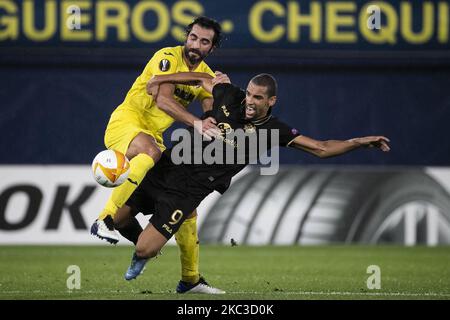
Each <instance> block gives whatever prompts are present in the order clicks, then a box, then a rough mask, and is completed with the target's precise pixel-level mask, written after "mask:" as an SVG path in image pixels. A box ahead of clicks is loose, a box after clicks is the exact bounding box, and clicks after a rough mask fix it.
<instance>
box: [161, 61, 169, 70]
mask: <svg viewBox="0 0 450 320" xmlns="http://www.w3.org/2000/svg"><path fill="white" fill-rule="evenodd" d="M169 69H170V61H169V60H167V59H162V60H161V62H160V63H159V70H161V71H162V72H166V71H167V70H169Z"/></svg>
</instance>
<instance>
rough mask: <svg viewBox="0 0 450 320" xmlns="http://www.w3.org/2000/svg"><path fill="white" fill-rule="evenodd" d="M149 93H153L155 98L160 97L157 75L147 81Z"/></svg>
mask: <svg viewBox="0 0 450 320" xmlns="http://www.w3.org/2000/svg"><path fill="white" fill-rule="evenodd" d="M146 89H147V94H149V95H151V96H152V97H153V100H156V98H157V97H158V92H159V81H157V80H156V79H155V76H153V77H152V78H151V79H150V80H149V81H148V82H147V88H146Z"/></svg>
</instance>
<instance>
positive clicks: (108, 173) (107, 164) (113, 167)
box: [92, 150, 130, 188]
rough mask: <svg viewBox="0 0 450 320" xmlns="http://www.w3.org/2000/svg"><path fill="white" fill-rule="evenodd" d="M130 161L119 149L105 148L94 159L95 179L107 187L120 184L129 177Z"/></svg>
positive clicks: (93, 171)
mask: <svg viewBox="0 0 450 320" xmlns="http://www.w3.org/2000/svg"><path fill="white" fill-rule="evenodd" d="M129 172H130V162H129V161H128V159H127V157H125V155H124V154H123V153H121V152H119V151H115V150H104V151H102V152H100V153H99V154H97V155H96V156H95V158H94V161H92V173H93V174H94V179H95V181H97V182H98V183H99V184H100V185H102V186H104V187H107V188H114V187H117V186H120V185H121V184H122V183H124V182H125V180H127V178H128V174H129Z"/></svg>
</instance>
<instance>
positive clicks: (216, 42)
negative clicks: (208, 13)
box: [186, 16, 222, 48]
mask: <svg viewBox="0 0 450 320" xmlns="http://www.w3.org/2000/svg"><path fill="white" fill-rule="evenodd" d="M196 24H198V25H199V26H200V27H202V28H205V29H213V30H214V38H213V40H212V45H213V47H216V48H217V47H220V43H221V41H222V27H221V26H220V24H219V23H218V22H217V21H216V20H214V19H211V18H208V17H204V16H202V17H197V18H195V20H194V21H192V22H191V23H190V24H189V25H188V26H187V27H186V37H187V36H188V35H189V33H190V32H191V31H192V27H194V25H196Z"/></svg>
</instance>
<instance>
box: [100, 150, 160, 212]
mask: <svg viewBox="0 0 450 320" xmlns="http://www.w3.org/2000/svg"><path fill="white" fill-rule="evenodd" d="M154 165H155V162H154V161H153V159H152V157H150V156H149V155H148V154H145V153H140V154H138V155H137V156H135V157H134V158H133V159H131V160H130V173H129V175H128V179H127V180H126V181H125V182H124V183H123V184H121V185H120V186H118V187H116V188H114V190H113V192H112V194H111V196H110V197H109V199H108V202H107V203H106V205H105V207H104V209H103V211H102V213H101V214H100V216H99V217H98V218H99V219H104V218H105V217H106V216H107V215H111V216H112V217H114V215H115V214H116V212H117V210H118V209H119V208H121V207H122V206H123V205H124V204H125V202H127V200H128V198H129V197H130V196H131V195H132V194H133V192H134V190H136V188H137V187H138V185H139V184H140V183H141V182H142V180H143V179H144V177H145V175H146V173H147V171H149V170H150V169H151V168H153V166H154ZM130 180H131V181H132V182H130Z"/></svg>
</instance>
